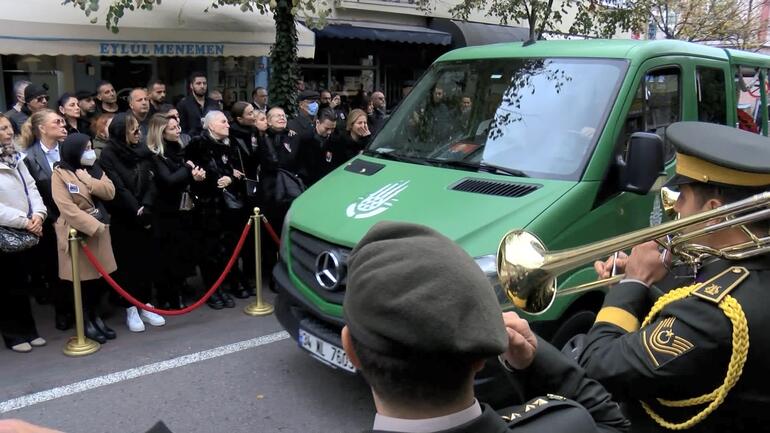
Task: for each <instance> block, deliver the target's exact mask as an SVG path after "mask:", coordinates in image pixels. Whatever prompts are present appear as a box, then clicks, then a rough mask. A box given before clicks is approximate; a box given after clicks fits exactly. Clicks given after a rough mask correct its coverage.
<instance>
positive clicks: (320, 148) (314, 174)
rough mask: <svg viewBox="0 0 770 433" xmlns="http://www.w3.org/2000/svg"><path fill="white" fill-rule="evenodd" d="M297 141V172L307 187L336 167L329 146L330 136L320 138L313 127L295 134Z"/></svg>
mask: <svg viewBox="0 0 770 433" xmlns="http://www.w3.org/2000/svg"><path fill="white" fill-rule="evenodd" d="M297 141H298V142H299V155H298V156H297V158H298V160H299V165H300V168H299V173H298V174H299V175H300V176H301V177H302V180H304V181H305V184H306V185H307V186H308V187H309V186H310V185H312V184H314V183H316V182H318V181H319V180H320V179H321V178H322V177H324V176H326V175H327V174H329V172H330V171H332V170H333V169H334V168H335V167H336V166H335V165H334V158H333V157H334V154H333V152H332V148H331V144H332V138H331V137H330V138H322V137H320V136H319V135H318V134H317V133H315V129H313V130H312V132H311V133H308V134H305V135H302V136H297Z"/></svg>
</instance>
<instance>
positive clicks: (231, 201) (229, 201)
mask: <svg viewBox="0 0 770 433" xmlns="http://www.w3.org/2000/svg"><path fill="white" fill-rule="evenodd" d="M222 198H223V199H224V200H225V206H227V208H228V209H234V210H236V209H243V201H241V199H240V198H238V196H236V195H235V194H233V193H232V192H230V191H228V190H227V188H222Z"/></svg>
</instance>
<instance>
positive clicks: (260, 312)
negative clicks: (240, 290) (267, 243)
mask: <svg viewBox="0 0 770 433" xmlns="http://www.w3.org/2000/svg"><path fill="white" fill-rule="evenodd" d="M251 221H252V225H253V226H254V249H255V254H254V256H255V257H256V260H257V263H256V267H255V269H256V279H255V280H254V284H256V286H257V287H256V288H257V290H256V292H257V299H255V300H254V303H253V304H249V305H247V306H246V308H244V309H243V312H244V313H246V314H248V315H249V316H267V315H268V314H271V313H272V312H273V306H272V305H270V304H268V303H267V302H264V301H263V300H262V249H261V242H260V235H259V232H260V230H259V229H260V222H261V221H262V215H261V214H260V210H259V208H258V207H255V208H254V215H252V216H251Z"/></svg>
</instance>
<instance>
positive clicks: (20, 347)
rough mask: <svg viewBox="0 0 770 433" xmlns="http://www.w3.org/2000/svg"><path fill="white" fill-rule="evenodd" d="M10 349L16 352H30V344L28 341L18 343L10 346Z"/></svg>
mask: <svg viewBox="0 0 770 433" xmlns="http://www.w3.org/2000/svg"><path fill="white" fill-rule="evenodd" d="M11 350H13V351H14V352H18V353H29V352H32V345H30V344H29V343H20V344H17V345H15V346H11Z"/></svg>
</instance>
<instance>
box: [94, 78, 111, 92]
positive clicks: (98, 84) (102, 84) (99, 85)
mask: <svg viewBox="0 0 770 433" xmlns="http://www.w3.org/2000/svg"><path fill="white" fill-rule="evenodd" d="M106 85H110V86H112V83H110V82H109V81H107V80H102V81H99V82H98V83H97V84H96V93H99V89H101V88H102V87H103V86H106Z"/></svg>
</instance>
